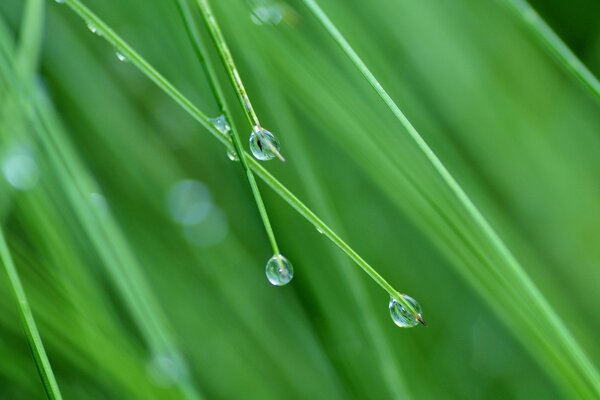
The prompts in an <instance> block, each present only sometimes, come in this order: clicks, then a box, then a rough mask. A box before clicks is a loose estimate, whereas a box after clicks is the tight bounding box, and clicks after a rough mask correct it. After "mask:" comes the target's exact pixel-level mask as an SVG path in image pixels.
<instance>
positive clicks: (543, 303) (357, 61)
mask: <svg viewBox="0 0 600 400" xmlns="http://www.w3.org/2000/svg"><path fill="white" fill-rule="evenodd" d="M302 2H303V3H304V4H305V5H306V6H307V8H308V9H309V10H310V12H311V13H312V14H313V15H314V16H315V18H316V19H317V20H318V21H319V23H320V24H321V25H322V26H323V27H324V28H325V30H326V31H327V32H328V33H329V35H330V36H331V37H332V38H333V40H334V41H335V42H336V43H337V44H338V46H339V47H340V48H341V49H342V51H343V52H344V53H345V54H346V56H347V57H348V58H349V59H350V61H351V62H352V63H353V64H354V66H355V67H356V69H358V70H359V72H360V73H361V74H362V75H363V77H364V78H365V79H366V80H367V81H368V82H369V84H370V85H371V86H372V87H373V89H374V90H375V91H376V93H377V94H378V95H379V97H380V98H381V99H382V100H383V102H384V103H385V104H386V106H387V107H388V108H389V109H390V111H391V112H392V113H393V114H394V116H395V117H396V118H397V119H398V120H399V121H400V123H401V124H402V125H403V126H404V128H405V129H406V130H407V132H408V133H409V135H410V136H411V138H412V139H413V140H414V141H415V142H416V144H417V146H418V147H419V148H420V149H421V151H422V152H423V153H424V155H425V156H426V157H427V159H428V160H429V162H430V163H431V164H432V166H433V167H434V169H435V170H436V171H437V173H438V174H439V175H440V176H441V178H442V179H443V180H444V181H445V183H446V184H447V186H448V187H449V189H450V190H451V191H452V193H453V194H454V196H455V197H456V199H457V200H458V201H459V203H460V204H461V205H462V207H463V208H464V209H465V211H466V212H467V214H468V215H470V217H471V218H472V219H473V221H474V222H475V224H476V225H477V226H478V227H479V229H480V230H481V232H482V234H483V235H484V237H485V238H487V240H488V241H489V243H490V244H491V245H492V247H493V249H494V250H495V251H496V252H497V254H498V255H499V256H500V257H501V259H502V260H503V262H504V263H505V265H506V266H507V267H508V268H510V270H511V272H513V273H514V274H515V275H516V276H517V277H518V278H519V279H520V280H521V283H522V284H523V285H524V287H525V288H526V289H527V291H528V292H529V293H530V294H531V296H532V299H533V301H535V304H536V306H537V307H539V310H540V311H541V312H542V313H544V315H545V317H546V318H548V320H549V321H550V322H551V323H552V326H554V327H555V329H556V332H557V333H558V334H559V336H560V337H561V339H562V341H563V344H564V345H565V347H566V349H567V350H568V354H570V355H572V356H573V357H574V358H573V360H572V361H573V363H574V365H576V366H577V367H578V369H580V371H581V372H582V374H583V375H584V376H585V377H586V380H587V381H588V382H589V383H590V385H591V386H592V387H593V388H594V390H595V391H597V392H598V393H600V378H599V376H598V372H597V371H596V369H595V368H594V366H593V364H592V363H591V361H590V360H589V358H588V357H587V355H586V354H585V353H584V352H583V350H582V349H581V347H580V346H579V344H578V343H577V342H576V341H575V339H574V338H573V336H572V335H571V333H570V331H569V330H568V329H567V327H566V326H565V325H564V323H563V322H562V320H561V319H560V318H559V317H558V315H557V314H556V313H555V311H554V309H552V307H551V306H550V304H549V303H548V302H547V300H546V299H545V297H544V296H543V295H542V294H541V292H540V291H539V289H538V288H537V287H536V286H535V284H534V283H533V281H532V280H531V279H530V278H529V276H528V275H527V274H526V273H525V271H524V270H523V268H522V267H521V265H520V264H519V262H518V261H517V260H516V258H515V257H514V256H513V254H512V253H511V252H510V250H509V249H508V248H507V247H506V245H505V244H504V242H503V241H502V240H501V239H500V237H499V236H498V234H497V233H496V232H495V231H494V229H493V228H492V227H491V225H490V224H489V223H488V222H487V220H486V219H485V218H484V217H483V215H482V214H481V212H480V211H479V210H478V209H477V207H476V206H475V204H474V203H473V202H472V201H471V199H470V198H469V197H468V196H467V194H466V192H465V191H464V190H463V189H462V187H461V186H460V185H459V184H458V182H457V181H456V180H455V179H454V177H453V176H452V175H451V174H450V172H449V171H448V169H446V167H445V166H444V164H443V163H442V162H441V160H440V159H439V158H438V157H437V155H436V154H435V153H434V152H433V150H432V149H431V148H430V147H429V145H428V144H427V143H426V142H425V140H424V139H423V138H422V137H421V135H420V134H419V133H418V131H417V130H416V128H415V127H414V126H413V125H412V124H411V122H410V121H409V120H408V118H407V117H406V116H405V115H404V113H403V112H402V111H401V110H400V108H399V107H398V105H397V104H396V103H395V102H394V100H393V99H392V98H391V96H390V95H389V94H388V93H387V91H386V90H385V89H384V88H383V86H382V85H381V84H380V83H379V81H378V80H377V78H376V77H375V75H373V73H372V72H371V70H370V69H369V68H368V67H367V65H366V64H365V63H364V62H363V61H362V59H361V58H360V56H359V55H358V54H357V53H356V52H355V51H354V49H353V48H352V46H350V44H349V43H348V41H347V40H346V39H345V38H344V36H343V35H342V34H341V33H340V31H339V30H338V29H337V28H336V26H335V25H334V24H333V22H332V21H331V20H330V19H329V17H328V16H327V14H325V12H324V11H323V10H322V9H321V7H320V6H319V5H318V4H317V3H316V1H315V0H302Z"/></svg>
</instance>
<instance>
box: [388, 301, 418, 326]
mask: <svg viewBox="0 0 600 400" xmlns="http://www.w3.org/2000/svg"><path fill="white" fill-rule="evenodd" d="M402 298H403V299H404V300H406V301H408V302H409V303H410V304H411V305H412V306H413V308H414V309H415V311H416V312H417V314H418V318H419V319H417V318H416V317H415V316H414V315H413V314H412V313H411V312H410V311H409V310H408V309H407V308H406V307H404V306H403V305H402V303H400V302H399V301H398V300H396V299H395V298H393V297H392V298H391V299H390V315H391V316H392V320H393V321H394V323H395V324H396V325H398V326H399V327H400V328H412V327H413V326H415V325H417V324H418V323H419V322H421V323H423V324H424V322H422V321H423V320H422V318H421V306H420V305H419V303H417V301H416V300H415V299H413V298H412V297H410V296H407V295H405V294H403V295H402Z"/></svg>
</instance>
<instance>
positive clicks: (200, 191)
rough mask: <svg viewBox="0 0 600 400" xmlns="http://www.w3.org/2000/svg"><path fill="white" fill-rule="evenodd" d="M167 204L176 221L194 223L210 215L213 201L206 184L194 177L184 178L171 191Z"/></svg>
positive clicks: (183, 223)
mask: <svg viewBox="0 0 600 400" xmlns="http://www.w3.org/2000/svg"><path fill="white" fill-rule="evenodd" d="M167 206H168V208H169V213H170V214H171V216H172V217H173V219H174V220H175V221H176V222H178V223H180V224H181V225H194V224H197V223H198V222H200V221H202V220H203V219H205V218H206V217H207V216H208V214H209V213H210V211H211V210H212V208H213V203H212V196H211V194H210V190H208V188H207V187H206V185H204V184H203V183H201V182H198V181H195V180H193V179H183V180H181V181H179V182H177V183H176V184H175V185H173V187H172V188H171V190H170V191H169V195H168V197H167Z"/></svg>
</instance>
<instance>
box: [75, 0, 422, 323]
mask: <svg viewBox="0 0 600 400" xmlns="http://www.w3.org/2000/svg"><path fill="white" fill-rule="evenodd" d="M65 4H67V5H68V6H69V7H70V8H71V9H72V10H73V11H74V12H75V13H76V14H77V15H79V16H80V17H81V18H82V19H83V20H84V21H85V22H86V23H87V22H91V23H93V25H94V26H95V27H96V28H97V30H98V32H100V33H101V34H102V35H101V37H102V38H104V39H105V40H106V41H108V42H109V43H110V44H112V45H113V46H114V47H115V48H117V49H119V51H121V52H122V53H123V54H124V55H125V56H126V57H127V59H128V60H129V61H130V63H131V65H133V66H135V67H136V68H138V69H139V70H140V71H141V72H142V73H143V74H144V75H146V77H147V78H148V79H150V80H151V81H152V82H154V83H155V84H156V85H157V86H158V87H159V88H160V89H161V90H163V91H164V92H165V93H166V94H167V95H168V96H169V97H171V98H172V99H173V100H174V101H175V102H176V103H177V104H178V105H179V106H181V108H182V109H183V110H185V111H186V112H187V113H188V114H189V115H190V116H191V117H192V118H194V119H195V120H196V121H198V122H199V123H200V124H201V125H202V126H204V127H205V128H206V129H207V130H208V132H209V133H211V134H212V135H213V136H214V137H215V138H216V139H217V140H219V141H220V142H221V143H223V144H225V145H226V146H227V147H228V148H230V147H231V146H232V145H233V144H232V143H231V139H230V138H229V136H228V135H227V134H224V133H223V132H221V131H220V130H218V129H217V128H216V127H215V125H214V124H213V123H212V122H211V121H210V118H208V117H207V116H206V115H205V114H204V113H203V112H202V111H200V110H199V109H198V108H197V107H196V106H195V105H194V104H193V103H192V102H191V101H190V100H189V99H188V98H187V97H185V96H184V95H183V94H182V93H181V92H180V91H178V90H177V89H176V88H175V86H173V84H171V83H170V82H169V81H168V80H167V79H166V78H165V77H164V76H162V75H161V74H160V73H159V72H158V71H157V70H156V69H154V68H153V67H152V66H151V65H150V64H149V63H148V62H147V61H146V60H145V59H144V58H142V56H140V55H139V54H138V53H137V52H136V51H135V50H134V49H133V48H131V46H129V45H128V44H127V43H126V42H125V41H124V40H123V39H122V38H121V37H119V36H118V35H117V34H116V33H115V32H114V31H113V30H112V29H110V28H109V27H108V25H106V24H105V23H104V21H102V20H101V19H100V18H98V16H96V15H95V14H94V13H93V12H92V11H91V10H90V9H88V8H87V7H86V6H84V5H83V4H82V3H81V1H79V0H65ZM244 157H245V158H246V160H247V161H248V165H249V166H250V168H252V170H253V171H254V173H255V174H257V175H258V176H259V177H260V178H261V179H262V180H263V181H264V182H265V183H266V184H267V185H269V186H270V187H271V189H272V190H273V191H274V192H275V193H276V194H277V195H279V196H280V197H281V198H282V199H283V200H284V201H285V202H287V203H288V204H289V205H290V206H291V207H292V208H293V209H294V210H296V211H297V212H298V213H299V214H300V215H301V216H303V217H304V218H305V219H306V220H307V221H309V222H310V223H311V224H312V225H313V226H314V227H315V228H318V229H320V230H321V231H323V234H324V235H325V236H326V237H327V238H329V239H330V240H331V241H332V242H333V243H334V244H335V245H336V246H338V247H339V248H340V249H341V250H342V251H343V252H344V253H346V254H347V255H348V256H349V257H350V258H351V259H352V260H353V261H354V262H355V263H356V264H357V265H358V266H359V267H360V268H361V269H362V270H363V271H364V272H366V273H367V275H369V276H370V277H371V279H373V280H374V281H375V283H377V284H378V285H379V286H381V287H382V288H383V289H384V290H385V291H386V292H388V294H389V295H390V296H391V297H394V298H395V299H396V300H398V301H399V302H400V303H401V304H402V305H403V306H404V307H405V308H407V309H408V310H410V311H411V312H412V313H413V315H414V316H415V317H418V313H417V311H416V310H415V308H414V307H413V305H412V304H411V303H410V302H408V301H406V300H405V299H404V297H403V296H402V295H401V294H400V292H398V291H396V290H395V289H394V288H393V287H392V285H390V284H389V283H388V282H387V281H386V280H385V279H384V278H383V277H382V276H381V275H380V274H379V273H378V272H377V271H376V270H375V269H374V268H373V267H372V266H371V265H369V263H367V262H366V261H365V260H364V259H363V258H362V257H360V255H358V253H357V252H356V251H354V249H352V247H351V246H350V245H348V244H347V243H346V242H344V240H342V238H340V237H339V236H338V235H337V234H336V233H335V232H334V231H333V230H332V229H331V228H330V227H329V226H327V224H325V223H324V222H323V221H322V220H321V219H320V218H319V217H317V215H316V214H315V213H314V212H313V211H312V210H311V209H310V208H308V207H307V206H306V205H305V204H304V203H302V201H300V199H298V198H297V197H296V196H295V195H294V194H293V193H292V192H290V190H289V189H287V188H286V187H285V186H284V185H283V184H282V183H281V182H279V181H278V180H277V179H276V178H275V177H274V176H273V175H271V174H270V173H269V171H267V170H266V169H265V168H264V167H263V166H262V165H261V164H260V163H259V162H258V161H257V160H255V159H254V158H253V157H252V156H251V155H250V154H248V153H246V152H244Z"/></svg>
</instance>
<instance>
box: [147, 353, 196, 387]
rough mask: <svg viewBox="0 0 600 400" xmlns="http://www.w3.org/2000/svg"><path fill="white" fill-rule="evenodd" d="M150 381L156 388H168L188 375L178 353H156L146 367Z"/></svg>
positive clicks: (183, 361)
mask: <svg viewBox="0 0 600 400" xmlns="http://www.w3.org/2000/svg"><path fill="white" fill-rule="evenodd" d="M146 371H147V374H148V376H149V378H150V380H151V381H152V382H153V383H154V384H155V385H157V386H160V387H170V386H173V385H175V384H176V383H177V382H179V381H181V380H182V379H184V378H185V377H186V375H187V374H188V368H187V366H186V363H185V360H184V359H183V358H182V357H181V355H179V354H178V353H168V352H161V353H156V354H154V355H153V356H152V358H151V359H150V360H149V361H148V363H147V366H146Z"/></svg>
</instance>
